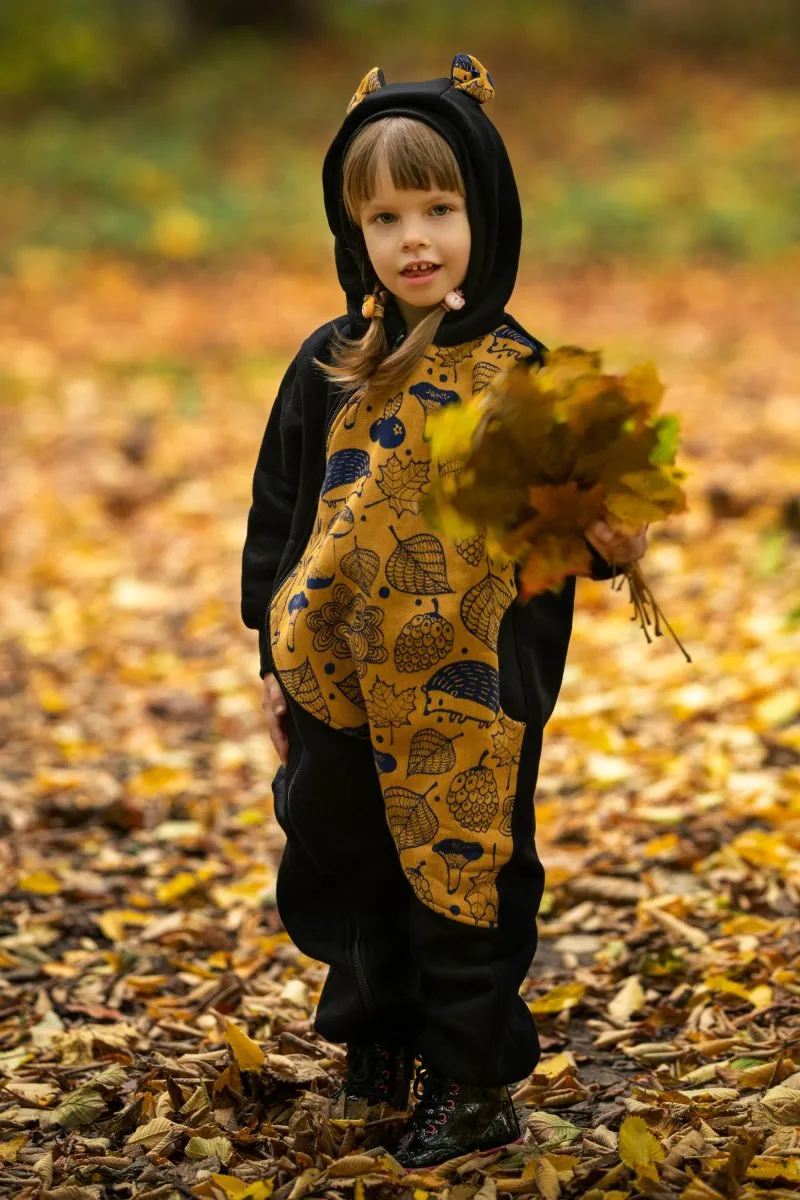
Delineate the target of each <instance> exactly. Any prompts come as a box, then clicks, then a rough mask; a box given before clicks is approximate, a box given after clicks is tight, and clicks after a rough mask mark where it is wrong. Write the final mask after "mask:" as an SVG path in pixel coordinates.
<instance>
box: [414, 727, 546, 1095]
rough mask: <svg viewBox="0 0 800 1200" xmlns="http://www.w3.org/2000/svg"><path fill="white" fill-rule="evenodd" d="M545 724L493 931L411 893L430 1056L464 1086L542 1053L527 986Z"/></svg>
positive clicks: (538, 888)
mask: <svg viewBox="0 0 800 1200" xmlns="http://www.w3.org/2000/svg"><path fill="white" fill-rule="evenodd" d="M540 751H541V730H538V729H528V731H527V732H526V735H525V738H524V740H523V744H522V753H521V759H520V766H519V776H518V780H517V792H516V797H517V799H516V804H515V807H514V817H513V823H512V831H513V835H514V853H513V855H512V857H511V859H510V861H509V862H508V863H507V864H506V865H505V866H504V867H502V868H501V870H500V872H499V874H498V878H497V890H498V893H499V899H500V903H499V909H498V923H497V926H496V928H494V929H485V928H477V927H474V926H471V925H467V924H464V923H459V922H456V921H450V920H448V919H447V918H446V917H444V916H442V915H441V914H439V913H437V912H434V911H433V910H432V909H430V908H428V907H427V906H426V905H424V904H422V903H421V901H419V900H417V898H416V896H415V897H414V898H413V901H412V905H411V909H410V925H409V929H410V935H411V953H412V956H413V958H414V959H415V960H416V961H417V962H418V963H419V964H420V968H421V975H420V981H419V985H420V986H419V996H420V1000H421V1004H422V1008H423V1013H424V1025H423V1028H422V1032H421V1034H420V1037H419V1039H418V1041H417V1046H418V1049H419V1051H420V1052H421V1053H422V1055H423V1056H424V1057H425V1059H426V1061H428V1062H429V1063H431V1064H432V1065H433V1066H434V1067H435V1068H436V1069H437V1070H438V1071H441V1072H442V1074H444V1075H447V1076H449V1077H450V1078H452V1079H455V1080H457V1081H458V1082H460V1083H473V1084H477V1085H478V1086H481V1087H495V1086H499V1085H500V1084H504V1083H512V1082H514V1081H516V1080H519V1079H523V1078H524V1077H525V1076H526V1075H529V1074H530V1072H531V1071H532V1070H533V1068H534V1067H535V1066H536V1064H537V1063H538V1061H539V1059H540V1057H541V1048H540V1045H539V1037H538V1034H537V1031H536V1025H535V1022H534V1019H533V1016H532V1014H531V1012H530V1010H529V1009H528V1006H527V1005H526V1003H525V1002H524V1000H523V999H522V997H521V996H520V995H519V989H520V987H521V985H522V983H523V981H524V979H525V977H526V975H527V973H528V970H529V968H530V965H531V962H532V960H533V957H534V955H535V953H536V946H537V941H538V931H537V926H536V914H537V912H538V910H539V905H540V903H541V899H542V893H543V891H544V868H543V867H542V864H541V861H540V859H539V856H538V855H537V853H536V847H535V844H534V832H535V816H534V807H533V793H534V789H535V786H536V778H537V775H538V768H539V756H540Z"/></svg>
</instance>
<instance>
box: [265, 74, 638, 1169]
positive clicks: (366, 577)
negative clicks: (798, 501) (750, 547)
mask: <svg viewBox="0 0 800 1200" xmlns="http://www.w3.org/2000/svg"><path fill="white" fill-rule="evenodd" d="M493 92H494V83H493V80H492V77H491V75H490V74H489V72H488V71H486V70H485V68H484V67H483V66H482V65H481V64H480V63H479V62H478V61H477V59H475V58H473V57H471V56H470V55H467V54H458V55H456V57H455V58H454V60H453V63H452V68H451V71H450V74H449V76H447V77H444V78H439V79H432V80H428V81H426V82H423V83H390V84H387V83H386V81H385V79H384V76H383V72H382V71H381V70H380V69H379V68H377V67H376V68H373V70H371V71H370V72H369V73H368V74H367V75H366V76H365V77H364V79H363V80H362V82H361V84H360V86H359V88H358V90H357V91H356V93H355V95H354V96H353V98H352V100H351V102H350V105H349V107H348V109H347V116H346V118H345V120H344V123H343V124H342V127H341V129H340V130H339V132H338V133H337V135H336V137H335V138H334V140H333V143H332V145H331V147H330V149H329V151H328V153H327V155H326V158H325V162H324V166H323V188H324V196H325V205H326V211H327V216H328V221H329V224H330V227H331V230H332V231H333V234H334V237H335V259H336V267H337V271H338V274H339V279H340V281H341V284H342V287H343V289H344V292H345V295H346V297H347V314H346V315H345V316H341V317H337V318H336V319H335V320H333V321H331V322H329V323H328V324H326V325H324V326H322V327H321V328H320V329H317V330H316V331H315V332H314V333H312V334H311V336H310V337H309V338H308V339H307V340H306V341H305V342H304V343H303V345H302V346H301V347H300V350H299V352H298V354H297V355H296V357H295V358H294V360H293V361H292V363H291V365H290V366H289V368H288V370H287V372H286V375H285V376H284V379H283V381H282V383H281V386H280V389H279V392H278V396H277V399H276V401H275V404H274V407H273V409H272V412H271V414H270V417H269V420H268V422H267V428H266V432H265V435H264V440H263V443H262V446H261V450H260V454H259V458H258V463H257V466H256V470H255V478H254V483H253V505H252V508H251V510H250V514H249V519H248V526H247V540H246V543H245V547H244V554H243V573H242V616H243V619H244V622H245V624H246V625H247V626H249V627H250V628H253V629H258V631H259V641H260V651H261V676H262V678H263V679H264V708H265V711H266V712H267V716H268V722H269V726H270V732H271V734H272V738H273V741H274V743H275V746H276V749H277V750H278V752H279V754H280V757H281V766H280V767H279V768H278V771H277V774H276V776H275V778H274V780H273V785H272V786H273V792H274V798H275V813H276V817H277V820H278V821H279V823H280V825H281V827H282V829H283V831H284V832H285V834H286V847H285V851H284V854H283V858H282V861H281V865H280V870H279V873H278V880H277V903H278V909H279V912H280V915H281V918H282V919H283V922H284V924H285V926H286V929H287V930H288V932H289V934H290V936H291V937H292V939H293V940H294V942H295V943H296V944H297V946H298V947H299V948H300V949H301V950H302V951H303V952H304V953H306V954H308V955H310V956H311V957H313V958H316V959H318V960H320V961H322V962H325V963H328V964H330V971H329V973H328V976H327V980H326V983H325V987H324V989H323V991H322V995H321V997H320V1001H319V1005H318V1011H317V1015H316V1020H315V1027H316V1029H317V1030H318V1031H319V1032H320V1033H321V1034H322V1035H323V1036H324V1037H326V1038H328V1039H330V1040H332V1041H339V1042H346V1043H347V1046H348V1077H347V1081H346V1083H345V1086H344V1088H343V1089H342V1093H341V1095H340V1097H339V1111H340V1112H341V1113H342V1114H343V1115H345V1116H358V1115H362V1116H367V1117H370V1116H373V1115H376V1114H377V1113H379V1112H386V1111H389V1110H391V1108H393V1107H394V1108H397V1109H406V1108H407V1107H408V1105H409V1099H410V1096H409V1089H410V1085H411V1082H412V1079H411V1077H412V1074H414V1065H415V1061H416V1060H419V1064H418V1065H417V1066H416V1071H415V1077H414V1080H413V1084H414V1086H413V1093H414V1096H415V1097H416V1105H415V1106H414V1108H413V1111H412V1113H411V1116H410V1117H409V1119H408V1120H407V1122H406V1126H405V1129H404V1131H403V1133H402V1136H401V1137H400V1141H399V1143H398V1145H397V1146H396V1147H395V1148H394V1152H395V1154H396V1156H397V1158H398V1159H399V1161H400V1162H401V1163H403V1164H404V1165H406V1166H408V1167H420V1166H425V1165H430V1164H433V1163H437V1162H441V1161H443V1160H444V1159H447V1158H449V1157H452V1156H454V1155H457V1154H462V1153H465V1152H467V1151H469V1150H473V1149H482V1148H488V1147H493V1146H497V1145H501V1144H505V1143H508V1142H511V1141H513V1140H515V1139H517V1138H518V1137H519V1126H518V1123H517V1118H516V1116H515V1114H514V1109H513V1106H512V1104H511V1099H510V1095H509V1091H508V1086H507V1085H508V1084H509V1083H510V1082H513V1081H516V1080H520V1079H522V1078H524V1077H525V1076H526V1075H528V1074H529V1073H530V1072H531V1071H532V1069H533V1068H534V1067H535V1066H536V1064H537V1062H538V1061H539V1057H540V1048H539V1041H538V1038H537V1033H536V1027H535V1024H534V1021H533V1018H532V1016H531V1013H530V1012H529V1010H528V1008H527V1006H526V1004H525V1003H524V1002H523V1000H522V999H521V997H520V996H519V988H520V985H521V983H522V981H523V979H524V978H525V975H526V973H527V970H528V968H529V966H530V963H531V961H532V959H533V956H534V953H535V950H536V944H537V929H536V913H537V910H538V908H539V904H540V901H541V897H542V891H543V886H544V872H543V869H542V865H541V862H540V860H539V858H538V856H537V853H536V847H535V844H534V831H535V821H534V807H533V795H534V789H535V786H536V779H537V771H538V764H539V756H540V751H541V743H542V731H543V728H544V726H545V723H546V722H547V720H548V718H549V716H550V713H551V712H552V709H553V706H554V704H555V701H556V696H557V695H558V691H559V688H560V685H561V679H562V675H563V670H564V662H565V658H566V653H567V645H568V642H569V637H570V632H571V626H572V613H573V603H574V593H575V579H574V577H573V578H571V579H569V580H568V581H567V584H566V585H565V587H564V588H563V590H562V591H561V593H560V594H558V595H556V594H554V593H551V592H548V593H545V594H544V595H541V596H538V597H535V598H534V599H533V600H531V601H530V602H529V603H528V604H527V605H524V606H523V605H520V604H518V603H515V602H514V601H515V597H516V594H517V587H518V569H517V567H516V566H515V564H514V562H513V561H512V560H510V559H508V558H497V557H493V556H492V555H490V554H489V553H487V548H486V542H485V538H484V537H483V536H481V535H478V536H475V537H469V538H464V539H462V540H452V541H451V540H450V539H448V538H447V537H445V536H443V534H442V533H440V532H433V531H432V530H431V529H430V528H428V527H427V525H426V523H425V522H424V520H423V518H422V516H421V515H420V513H419V511H418V503H419V499H420V497H421V496H423V495H424V494H425V491H426V488H427V487H428V484H429V482H430V480H431V473H432V471H433V470H434V469H435V467H434V464H433V463H432V462H431V457H430V447H429V443H428V440H427V436H426V429H425V424H426V419H427V416H428V414H429V413H431V412H433V411H435V410H436V409H438V408H440V407H441V406H442V405H445V404H457V403H459V402H460V401H461V399H462V398H463V397H469V396H471V395H472V394H473V393H474V392H477V391H479V390H481V389H483V388H484V387H486V385H487V384H488V382H489V381H490V380H491V379H492V377H493V376H495V375H496V374H497V372H498V371H502V370H507V369H508V368H509V367H510V366H511V365H512V364H513V363H514V362H515V361H516V360H517V359H519V358H521V357H533V358H534V359H535V360H536V361H542V350H543V349H544V347H543V346H542V343H541V342H539V341H537V340H536V338H534V337H531V335H530V334H528V333H527V332H526V331H525V329H523V327H522V326H521V325H520V324H519V323H518V322H517V321H516V320H515V319H514V318H513V317H512V316H511V315H510V314H509V313H507V312H506V311H505V305H506V303H507V301H508V299H509V296H510V294H511V291H512V288H513V286H514V280H515V277H516V273H517V264H518V257H519V249H520V237H521V215H520V206H519V199H518V195H517V189H516V184H515V181H514V176H513V173H512V170H511V166H510V163H509V161H508V157H507V155H506V151H505V147H504V145H503V142H502V140H501V138H500V136H499V134H498V132H497V130H496V129H495V127H494V126H493V125H492V123H491V121H490V120H489V118H488V117H487V116H486V112H485V107H484V106H485V104H486V102H487V101H488V100H489V99H490V98H491V96H492V95H493ZM438 469H440V470H442V471H449V470H458V469H459V464H458V463H457V462H453V463H442V464H441V465H440V466H439V468H438ZM645 534H646V527H643V528H642V530H641V531H640V533H639V534H638V535H637V536H636V537H634V538H623V537H620V536H618V535H617V534H615V533H614V532H613V531H612V530H611V528H610V527H609V526H608V525H607V524H606V522H605V521H600V522H597V523H596V525H595V526H593V527H592V529H591V530H590V531H588V533H587V546H588V548H589V549H590V551H591V555H592V560H591V561H592V572H591V575H592V578H595V579H606V578H610V577H611V575H612V573H613V571H612V568H611V567H610V566H609V560H610V561H616V562H617V563H623V562H627V561H630V560H632V559H634V558H638V557H640V556H641V555H642V554H643V553H644V548H645ZM601 548H602V553H601V552H600V550H601Z"/></svg>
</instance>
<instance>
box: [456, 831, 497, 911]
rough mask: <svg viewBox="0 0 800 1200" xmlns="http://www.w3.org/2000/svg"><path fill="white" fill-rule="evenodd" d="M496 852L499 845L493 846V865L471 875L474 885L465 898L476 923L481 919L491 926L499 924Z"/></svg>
mask: <svg viewBox="0 0 800 1200" xmlns="http://www.w3.org/2000/svg"><path fill="white" fill-rule="evenodd" d="M496 852H497V846H496V845H495V846H492V865H491V867H487V869H486V870H485V871H476V872H475V874H474V875H470V876H469V878H470V879H471V880H472V886H471V887H470V888H468V889H467V891H466V893H465V895H464V899H465V900H466V902H467V907H468V909H469V911H470V915H471V917H472V919H473V921H474V922H475V924H476V925H477V924H479V923H480V922H481V921H483V922H486V923H487V924H488V925H490V926H492V925H496V924H497V887H496V882H497V869H496V867H495V865H494V864H495V854H496Z"/></svg>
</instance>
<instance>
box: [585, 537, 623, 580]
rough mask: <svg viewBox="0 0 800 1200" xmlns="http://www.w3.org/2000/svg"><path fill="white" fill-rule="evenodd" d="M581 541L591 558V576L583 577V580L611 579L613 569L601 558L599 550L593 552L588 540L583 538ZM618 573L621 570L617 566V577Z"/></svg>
mask: <svg viewBox="0 0 800 1200" xmlns="http://www.w3.org/2000/svg"><path fill="white" fill-rule="evenodd" d="M583 540H584V541H585V542H586V546H587V549H588V550H589V551H590V553H591V556H592V574H591V576H587V575H585V576H584V579H589V578H591V579H613V578H614V568H613V567H612V565H611V563H610V562H608V561H607V560H606V559H605V558H603V556H602V554H601V553H600V552H599V550H595V548H594V546H593V545H592V543H591V542H590V541H589V539H588V538H584V539H583ZM620 572H621V568H620V567H619V566H618V567H617V575H619V574H620Z"/></svg>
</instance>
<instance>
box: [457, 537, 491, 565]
mask: <svg viewBox="0 0 800 1200" xmlns="http://www.w3.org/2000/svg"><path fill="white" fill-rule="evenodd" d="M454 545H455V548H456V550H457V551H458V553H459V554H460V555H461V557H462V558H463V559H464V560H465V561H466V562H468V563H469V565H470V566H471V567H477V565H478V563H479V562H480V561H481V559H482V558H483V556H484V554H485V553H486V534H485V533H482V532H481V531H480V530H479V531H478V533H472V534H470V535H469V537H464V538H456V540H455V542H454Z"/></svg>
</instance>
